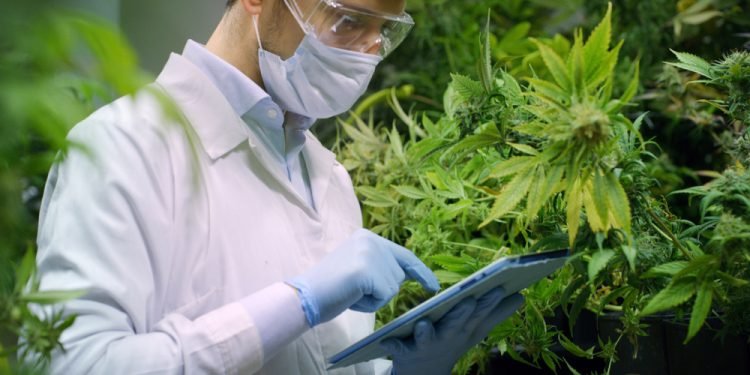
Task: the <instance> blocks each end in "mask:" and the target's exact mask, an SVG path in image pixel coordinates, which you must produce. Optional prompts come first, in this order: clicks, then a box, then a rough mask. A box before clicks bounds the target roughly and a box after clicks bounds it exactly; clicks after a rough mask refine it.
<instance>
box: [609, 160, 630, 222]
mask: <svg viewBox="0 0 750 375" xmlns="http://www.w3.org/2000/svg"><path fill="white" fill-rule="evenodd" d="M606 181H607V182H606V183H607V197H608V198H609V210H610V213H611V214H612V217H614V219H615V222H616V223H617V226H618V227H619V228H622V229H624V230H625V231H626V232H628V233H630V227H631V216H630V201H629V200H628V196H627V194H626V193H625V189H624V188H623V187H622V185H621V184H620V180H619V179H617V176H615V174H614V172H612V171H610V172H609V173H607V179H606Z"/></svg>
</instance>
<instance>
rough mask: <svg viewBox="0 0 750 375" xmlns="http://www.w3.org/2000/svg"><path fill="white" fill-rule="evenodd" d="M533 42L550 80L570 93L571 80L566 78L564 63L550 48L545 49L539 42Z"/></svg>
mask: <svg viewBox="0 0 750 375" xmlns="http://www.w3.org/2000/svg"><path fill="white" fill-rule="evenodd" d="M534 42H535V43H536V45H537V48H538V49H539V53H540V54H541V56H542V60H543V61H544V65H546V66H547V70H549V72H550V74H552V78H553V79H554V80H555V82H557V84H558V86H560V87H561V88H562V89H563V90H564V91H570V87H571V82H570V81H571V80H570V77H569V76H568V73H567V70H566V68H565V63H564V62H563V60H562V58H560V56H559V55H558V54H557V52H555V51H554V50H553V49H552V48H549V47H547V46H546V45H544V44H543V43H541V42H539V41H534Z"/></svg>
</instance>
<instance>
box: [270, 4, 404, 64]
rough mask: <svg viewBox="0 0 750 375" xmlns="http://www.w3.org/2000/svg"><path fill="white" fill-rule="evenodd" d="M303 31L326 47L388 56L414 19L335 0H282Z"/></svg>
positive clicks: (402, 13)
mask: <svg viewBox="0 0 750 375" xmlns="http://www.w3.org/2000/svg"><path fill="white" fill-rule="evenodd" d="M284 3H286V5H287V7H289V10H290V11H291V13H292V15H293V16H294V18H295V19H297V22H298V23H299V24H300V27H302V29H303V31H304V32H305V33H306V34H313V35H314V36H315V37H316V38H317V39H318V40H319V41H321V42H322V43H323V44H326V45H328V46H330V47H334V48H340V49H345V50H349V51H355V52H362V53H370V54H376V55H380V56H382V57H386V56H388V55H389V54H390V53H391V52H393V50H394V49H396V47H398V45H399V44H401V42H403V41H404V39H405V38H406V36H407V35H408V34H409V31H410V30H411V28H412V27H413V26H414V20H412V18H411V16H409V15H408V14H407V13H405V12H401V14H387V13H377V12H375V11H371V10H367V9H362V8H358V7H357V6H356V5H355V3H356V1H354V0H353V1H351V2H340V1H336V0H284Z"/></svg>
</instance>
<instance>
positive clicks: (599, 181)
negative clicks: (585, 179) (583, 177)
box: [586, 170, 610, 231]
mask: <svg viewBox="0 0 750 375" xmlns="http://www.w3.org/2000/svg"><path fill="white" fill-rule="evenodd" d="M604 173H605V172H603V171H599V170H595V171H594V179H593V180H591V190H590V192H591V193H592V195H593V199H594V207H595V208H596V213H597V214H598V215H599V218H601V221H602V226H604V228H605V229H604V230H605V231H606V230H607V229H609V223H608V221H609V209H610V207H609V199H608V197H607V194H609V187H608V186H607V178H606V177H605V176H604ZM586 213H587V214H588V215H589V216H591V213H590V212H588V211H586Z"/></svg>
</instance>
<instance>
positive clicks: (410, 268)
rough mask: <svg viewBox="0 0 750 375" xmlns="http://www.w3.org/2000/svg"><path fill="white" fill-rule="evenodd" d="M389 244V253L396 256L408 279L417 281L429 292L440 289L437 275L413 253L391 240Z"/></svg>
mask: <svg viewBox="0 0 750 375" xmlns="http://www.w3.org/2000/svg"><path fill="white" fill-rule="evenodd" d="M389 242H390V241H389ZM389 245H390V246H389V247H388V248H389V249H390V250H391V254H393V257H394V258H396V261H397V262H398V264H399V265H400V266H401V268H402V269H403V270H404V272H406V275H407V276H408V277H409V278H410V279H413V280H416V281H418V282H419V283H420V284H422V286H423V287H424V288H425V289H427V290H429V291H431V292H437V291H438V290H440V282H439V281H438V279H437V276H435V274H434V273H433V272H432V270H431V269H430V268H429V267H427V266H426V265H425V264H424V263H422V261H421V260H419V258H417V256H416V255H414V253H412V252H411V251H409V250H407V249H406V248H404V247H402V246H399V245H397V244H395V243H393V242H390V244H389Z"/></svg>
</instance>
